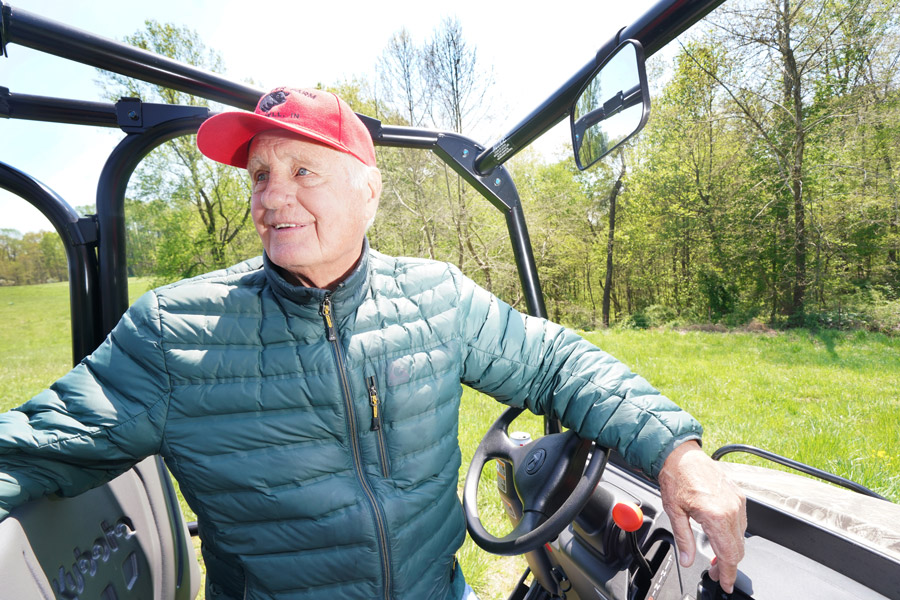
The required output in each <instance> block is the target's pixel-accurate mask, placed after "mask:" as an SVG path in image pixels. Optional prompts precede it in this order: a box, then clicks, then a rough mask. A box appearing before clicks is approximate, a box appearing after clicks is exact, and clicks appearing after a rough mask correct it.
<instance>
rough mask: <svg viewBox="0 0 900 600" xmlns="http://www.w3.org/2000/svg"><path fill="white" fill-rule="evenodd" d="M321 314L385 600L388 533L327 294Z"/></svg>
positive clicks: (387, 591)
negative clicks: (371, 521) (371, 522)
mask: <svg viewBox="0 0 900 600" xmlns="http://www.w3.org/2000/svg"><path fill="white" fill-rule="evenodd" d="M320 313H321V314H322V317H323V318H324V319H325V334H326V336H327V338H328V341H329V342H331V348H332V350H333V351H334V360H335V362H336V363H337V368H338V376H339V379H340V383H341V391H342V392H343V395H344V406H345V408H346V409H347V424H348V426H349V428H350V449H351V450H352V454H353V467H354V468H355V469H356V477H357V479H358V480H359V483H360V487H361V488H362V490H363V492H364V493H365V495H366V497H367V498H368V499H369V502H370V504H371V506H372V514H373V515H374V517H375V529H376V531H377V532H378V544H379V545H380V546H381V548H380V550H381V569H382V573H383V576H384V597H385V600H390V598H391V565H390V559H389V558H388V548H389V546H388V541H387V531H386V527H385V524H384V516H383V515H382V514H381V507H380V506H379V505H378V501H377V499H376V498H375V492H374V491H373V490H372V486H371V485H370V484H369V480H368V479H367V478H366V475H365V472H364V471H363V468H362V455H361V453H360V450H359V437H358V434H357V430H356V411H355V410H354V409H353V400H352V394H351V393H350V382H349V380H348V379H347V371H346V368H345V366H344V352H343V349H342V348H341V342H340V340H339V339H338V335H337V326H336V325H335V323H334V313H333V312H332V306H331V294H326V295H325V298H324V299H323V300H322V306H321V308H320Z"/></svg>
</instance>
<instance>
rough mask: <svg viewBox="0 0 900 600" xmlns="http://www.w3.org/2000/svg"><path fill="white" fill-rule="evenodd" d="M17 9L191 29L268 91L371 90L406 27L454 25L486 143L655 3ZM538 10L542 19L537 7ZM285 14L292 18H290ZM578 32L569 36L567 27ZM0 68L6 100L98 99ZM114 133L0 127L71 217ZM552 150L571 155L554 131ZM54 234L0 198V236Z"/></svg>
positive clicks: (88, 80) (82, 82)
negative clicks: (470, 65)
mask: <svg viewBox="0 0 900 600" xmlns="http://www.w3.org/2000/svg"><path fill="white" fill-rule="evenodd" d="M4 2H7V3H8V4H9V5H11V6H12V7H13V8H14V9H21V10H24V11H28V12H31V13H35V14H38V15H41V16H43V17H46V18H49V19H53V20H56V21H59V22H63V23H66V24H68V25H70V26H72V27H76V28H79V29H84V30H87V31H90V32H91V33H94V34H97V35H101V36H104V37H109V38H114V39H121V38H122V37H124V36H126V35H129V34H131V33H134V32H135V31H137V30H139V29H141V28H142V27H143V21H144V20H145V19H155V20H158V21H163V22H172V23H175V24H176V25H180V26H182V25H183V26H187V27H190V28H192V29H195V30H196V31H197V32H198V33H199V34H200V36H201V37H202V39H203V40H204V41H205V43H206V44H207V45H208V46H209V47H211V48H214V49H216V50H218V51H219V52H220V53H221V54H222V55H223V57H224V60H225V65H226V67H227V69H228V73H227V74H228V76H230V77H232V78H234V79H244V78H248V77H252V78H253V79H254V80H255V81H256V82H258V83H259V84H260V86H261V87H263V88H271V87H275V86H278V85H285V84H286V85H297V86H313V85H316V84H317V83H324V84H330V83H335V82H338V81H340V80H343V79H347V78H351V77H353V76H363V77H367V78H369V79H374V73H375V63H376V60H377V57H378V56H379V55H380V54H381V52H382V50H383V49H384V47H385V46H386V44H387V42H388V40H389V38H390V36H391V34H392V33H394V32H396V31H397V30H399V29H400V28H401V27H403V26H405V27H406V28H407V29H408V30H409V31H410V32H411V33H412V35H413V37H414V38H415V39H416V40H417V41H418V42H422V41H424V40H425V39H426V38H428V37H429V36H430V35H431V33H432V32H433V31H434V29H435V28H436V27H437V26H438V25H439V24H440V22H441V19H442V18H444V17H448V16H449V17H457V18H459V19H460V22H461V23H462V27H463V33H464V35H465V36H466V39H467V40H468V41H469V43H470V44H473V45H474V46H476V47H477V51H478V61H479V63H481V65H482V66H483V67H492V68H493V72H494V78H495V80H496V85H495V86H494V95H493V97H492V98H490V102H491V107H490V108H491V109H490V112H491V113H492V115H493V119H492V120H491V121H485V122H483V124H482V125H481V126H480V127H479V129H478V130H477V131H472V132H469V134H470V135H471V136H472V137H474V138H475V139H477V140H478V141H480V142H481V143H484V144H489V143H492V142H494V141H496V138H497V137H499V135H501V134H502V133H504V132H505V131H507V130H508V129H509V128H511V127H512V126H513V125H515V124H516V123H518V122H519V121H520V120H521V119H522V118H524V117H525V116H527V114H528V113H529V112H530V111H531V110H532V109H533V108H535V107H536V106H537V105H538V104H539V103H540V102H541V101H543V100H544V99H545V98H547V97H548V96H549V95H550V94H551V93H553V92H554V91H555V90H556V89H557V88H558V87H559V86H560V85H562V84H563V83H564V82H565V81H566V80H567V79H568V78H569V77H570V76H571V75H572V74H573V73H574V72H575V71H576V70H577V69H579V68H580V67H581V66H583V65H584V64H585V63H586V62H587V61H588V60H590V58H591V57H592V56H593V54H594V53H595V52H596V50H597V48H599V47H600V45H601V44H602V43H603V42H604V41H606V40H607V39H608V38H609V37H610V36H611V35H613V34H614V33H615V31H616V30H618V29H619V28H620V27H622V26H625V25H627V24H629V23H631V22H632V21H634V20H635V19H636V18H637V17H638V16H640V15H641V14H642V13H643V12H644V11H646V10H647V8H649V7H650V6H651V5H652V4H653V3H652V2H650V1H647V0H634V1H633V2H629V3H623V2H619V1H611V0H600V1H594V2H583V3H572V2H567V3H558V4H556V5H555V6H558V7H559V10H557V11H553V10H550V9H548V8H547V7H548V6H550V5H548V4H544V3H541V4H536V3H535V4H531V7H529V4H530V3H524V2H505V1H504V2H500V1H495V2H485V1H484V0H479V1H473V0H460V1H458V2H452V3H451V2H437V3H429V2H421V0H402V1H388V2H365V3H362V2H355V1H349V2H343V3H329V2H316V3H313V2H306V1H295V2H281V3H276V4H273V5H272V8H271V9H266V10H262V11H256V12H254V11H253V10H252V9H251V7H252V6H254V5H258V6H264V4H263V3H259V4H255V3H248V2H245V1H241V2H237V1H232V0H226V1H222V0H219V1H213V0H155V1H154V2H147V3H123V2H121V0H119V1H113V0H88V1H85V2H72V1H71V0H4ZM538 6H540V9H537V7H538ZM285 7H291V8H290V10H289V11H288V10H285ZM573 26H574V27H576V30H572V27H573ZM8 54H9V57H8V58H0V86H4V87H7V88H9V89H10V91H11V92H14V93H21V94H36V95H44V96H54V97H68V98H78V99H83V100H102V98H101V96H100V91H99V88H98V87H97V85H96V84H95V83H94V80H95V79H96V74H95V73H96V71H95V70H94V69H93V68H91V67H87V66H84V65H80V64H78V63H74V62H71V61H67V60H64V59H61V58H57V57H51V56H47V55H43V54H41V53H38V52H35V51H32V50H30V49H28V48H24V47H22V46H18V45H15V44H10V45H9V46H8ZM123 135H124V134H122V133H121V132H119V131H117V130H106V129H99V128H90V127H83V126H75V125H59V124H45V123H36V122H27V121H19V120H15V119H0V161H2V162H5V163H8V164H10V165H12V166H13V167H16V168H17V169H20V170H22V171H25V172H26V173H28V174H30V175H32V176H34V177H37V178H38V179H39V180H41V181H42V182H43V183H45V184H46V185H48V186H49V187H50V188H51V189H53V190H54V191H56V192H57V193H58V194H60V195H61V196H62V197H63V198H64V199H65V200H66V201H67V202H68V203H69V204H71V205H73V206H83V205H93V204H94V193H95V188H96V182H97V178H98V176H99V174H100V170H101V169H102V167H103V163H104V161H105V159H106V156H107V155H108V154H109V151H110V150H111V149H112V148H113V147H114V146H115V144H116V143H118V141H119V140H120V139H121V138H122V137H123ZM548 137H549V138H550V139H549V141H548V142H547V143H546V144H545V147H547V145H548V144H549V145H552V147H553V148H561V147H562V146H564V145H565V143H566V139H567V133H566V132H565V131H564V130H562V128H560V127H558V128H557V130H554V131H553V132H552V133H551V134H549V135H548ZM7 227H9V228H14V229H18V230H20V231H23V232H24V231H37V230H42V229H43V230H47V229H50V225H49V223H48V222H47V221H46V220H45V219H44V218H43V216H41V215H40V213H38V212H37V211H36V210H34V209H33V208H31V207H30V205H28V204H27V203H26V202H25V201H24V200H21V199H20V198H18V197H16V196H13V195H11V194H9V193H7V192H5V191H2V190H0V228H7Z"/></svg>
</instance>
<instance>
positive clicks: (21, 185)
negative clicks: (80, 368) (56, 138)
mask: <svg viewBox="0 0 900 600" xmlns="http://www.w3.org/2000/svg"><path fill="white" fill-rule="evenodd" d="M0 187H2V188H3V189H5V190H7V191H9V192H12V193H13V194H16V195H17V196H19V197H21V198H23V199H25V200H27V201H28V202H30V203H31V204H32V205H33V206H34V207H35V208H37V209H38V210H39V211H41V213H43V215H44V216H45V217H47V220H49V221H50V223H51V224H52V225H53V228H54V229H56V232H57V233H58V234H59V237H60V238H62V241H63V246H64V247H65V250H66V262H67V263H68V272H69V307H70V312H71V319H70V321H71V323H72V325H71V327H72V363H73V364H78V362H79V361H80V360H81V359H82V358H84V357H85V356H87V355H88V354H90V353H91V352H93V351H94V348H96V347H97V346H99V345H100V342H102V341H103V337H104V334H101V333H100V331H99V327H98V324H99V320H100V310H99V309H100V302H99V293H98V289H97V257H96V255H95V254H94V249H95V247H96V242H97V225H96V221H94V219H92V218H90V217H80V216H79V215H78V213H77V212H75V209H73V208H72V207H71V206H69V205H68V204H67V203H66V202H65V201H64V200H63V199H62V198H60V197H59V196H58V195H57V194H56V192H54V191H53V190H51V189H50V188H48V187H47V186H45V185H44V184H43V183H41V182H40V181H38V180H37V179H35V178H34V177H31V176H30V175H27V174H26V173H23V172H22V171H19V170H18V169H16V168H14V167H11V166H9V165H7V164H6V163H3V162H0Z"/></svg>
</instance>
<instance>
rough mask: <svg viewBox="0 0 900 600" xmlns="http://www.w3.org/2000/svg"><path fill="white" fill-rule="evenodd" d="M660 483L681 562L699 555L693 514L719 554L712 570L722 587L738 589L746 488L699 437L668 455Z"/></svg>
mask: <svg viewBox="0 0 900 600" xmlns="http://www.w3.org/2000/svg"><path fill="white" fill-rule="evenodd" d="M659 485H660V490H661V492H662V502H663V508H664V509H665V511H666V514H667V515H669V520H671V522H672V533H673V534H674V536H675V543H676V544H677V546H678V549H679V553H680V555H679V560H680V562H681V565H682V566H684V567H689V566H691V565H692V564H693V563H694V557H695V556H696V552H697V548H696V544H695V542H694V534H693V532H692V531H691V524H690V519H694V520H695V521H696V522H697V523H699V524H700V526H701V527H702V528H703V531H704V532H706V535H707V536H708V537H709V543H710V545H711V546H712V549H713V551H714V552H715V555H716V557H715V559H714V561H713V563H712V565H711V567H710V569H709V576H710V577H711V578H712V579H714V580H715V581H718V582H719V584H720V585H721V586H722V589H723V590H725V591H726V592H729V593H731V592H733V591H734V582H735V580H736V579H737V566H738V563H739V562H740V561H741V559H742V558H743V557H744V532H745V531H746V530H747V501H746V498H745V497H744V494H743V493H741V491H740V490H739V489H738V488H737V486H736V485H735V484H734V483H732V482H731V481H730V480H729V479H728V478H727V477H726V476H725V474H724V473H723V472H722V470H721V469H720V468H719V466H718V465H717V464H716V463H715V461H713V460H712V459H711V458H709V457H708V456H707V455H706V453H705V452H703V450H701V449H700V446H699V444H697V442H694V441H690V442H685V443H684V444H681V445H680V446H678V447H677V448H676V449H675V450H674V451H672V453H671V454H670V455H669V456H668V457H667V458H666V462H665V464H664V465H663V468H662V470H661V471H660V473H659Z"/></svg>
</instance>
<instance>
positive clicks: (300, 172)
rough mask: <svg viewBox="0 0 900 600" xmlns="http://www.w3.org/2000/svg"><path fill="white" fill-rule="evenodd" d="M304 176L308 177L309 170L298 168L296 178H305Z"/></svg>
mask: <svg viewBox="0 0 900 600" xmlns="http://www.w3.org/2000/svg"><path fill="white" fill-rule="evenodd" d="M306 175H309V169H306V168H304V167H300V168H299V169H297V176H298V177H304V176H306Z"/></svg>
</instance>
